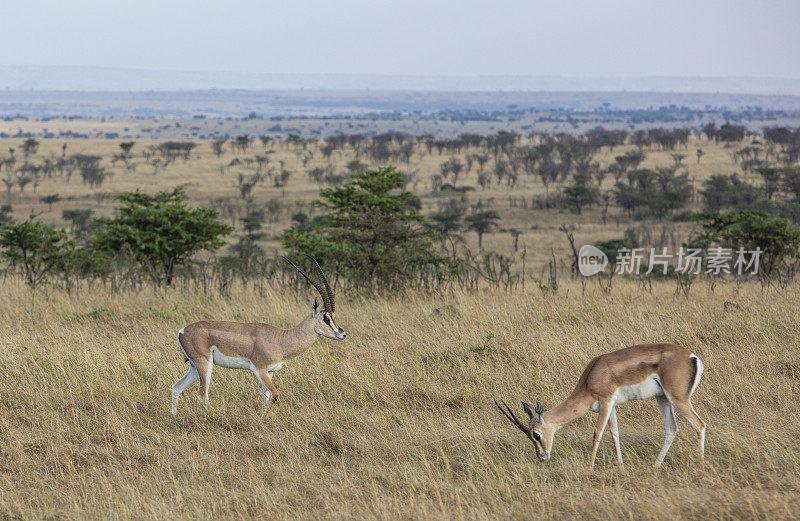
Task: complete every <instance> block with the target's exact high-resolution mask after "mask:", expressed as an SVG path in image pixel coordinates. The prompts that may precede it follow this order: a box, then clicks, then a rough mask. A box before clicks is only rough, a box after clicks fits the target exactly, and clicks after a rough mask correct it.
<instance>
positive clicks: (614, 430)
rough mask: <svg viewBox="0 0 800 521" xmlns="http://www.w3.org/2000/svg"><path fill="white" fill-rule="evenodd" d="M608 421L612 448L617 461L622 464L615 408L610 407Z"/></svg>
mask: <svg viewBox="0 0 800 521" xmlns="http://www.w3.org/2000/svg"><path fill="white" fill-rule="evenodd" d="M608 423H609V424H610V425H611V439H612V440H613V441H614V449H615V450H616V451H617V461H618V462H619V464H620V465H622V464H623V463H622V449H621V448H620V446H619V425H617V408H616V407H612V408H611V414H610V415H609V416H608Z"/></svg>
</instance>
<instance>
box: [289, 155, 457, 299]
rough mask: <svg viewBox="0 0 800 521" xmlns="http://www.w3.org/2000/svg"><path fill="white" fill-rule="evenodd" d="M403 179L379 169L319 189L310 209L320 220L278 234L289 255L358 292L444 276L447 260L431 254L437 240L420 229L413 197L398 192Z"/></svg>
mask: <svg viewBox="0 0 800 521" xmlns="http://www.w3.org/2000/svg"><path fill="white" fill-rule="evenodd" d="M405 184H406V178H405V175H404V174H403V173H401V172H399V171H398V170H397V169H395V167H392V166H388V167H381V168H378V169H375V170H367V171H365V172H360V173H356V174H353V175H351V176H349V177H348V178H347V179H346V180H345V181H344V182H343V183H342V184H341V185H339V186H334V187H330V188H324V189H322V190H321V191H320V199H319V200H318V201H315V202H314V203H313V205H314V206H315V207H317V208H321V209H322V211H323V213H324V214H323V215H322V216H321V217H320V218H319V219H317V220H315V221H314V222H313V223H305V224H304V225H303V226H295V227H292V228H289V229H288V230H286V231H284V232H283V234H282V235H281V242H282V244H283V246H284V248H286V249H287V250H288V251H289V252H290V254H292V255H293V256H299V254H300V253H307V254H310V255H312V256H313V257H315V258H316V259H317V260H319V261H320V262H321V263H322V264H324V265H327V266H331V267H332V271H333V272H335V273H337V276H338V277H341V278H344V279H346V280H347V281H348V282H349V283H350V284H352V285H353V286H356V287H360V288H364V289H401V288H404V287H407V286H408V285H409V284H411V283H412V282H414V281H418V280H420V278H421V277H424V276H426V275H430V276H437V277H444V276H446V275H447V274H448V273H449V271H448V268H450V267H451V263H450V260H449V259H448V258H447V257H444V256H442V255H440V254H438V253H437V251H436V250H437V249H436V247H435V246H436V243H437V242H438V241H440V240H441V239H442V237H441V235H439V234H438V233H436V232H435V231H434V230H432V229H431V228H429V227H427V226H425V224H426V219H425V217H424V216H423V215H422V214H420V213H419V209H420V206H421V205H420V202H419V198H418V197H417V196H415V195H414V194H412V193H411V192H407V191H404V190H402V188H403V186H405Z"/></svg>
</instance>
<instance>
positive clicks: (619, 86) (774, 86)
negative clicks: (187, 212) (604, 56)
mask: <svg viewBox="0 0 800 521" xmlns="http://www.w3.org/2000/svg"><path fill="white" fill-rule="evenodd" d="M0 89H2V90H10V91H54V90H61V91H85V92H97V91H101V92H102V91H116V92H119V91H187V90H212V89H218V90H387V91H420V92H426V91H429V92H437V91H438V92H443V91H452V92H465V91H475V92H481V91H483V92H488V91H505V92H513V91H520V92H526V91H527V92H656V93H657V92H664V93H678V92H686V93H731V94H791V95H795V94H800V79H794V78H788V77H709V76H706V77H702V76H694V77H680V76H594V77H592V76H583V77H577V76H573V77H570V76H533V75H461V76H458V75H401V74H345V73H342V74H325V73H306V74H291V73H241V72H231V71H223V72H213V71H190V70H175V69H173V70H159V69H134V68H120V67H88V66H87V67H84V66H31V65H3V64H0Z"/></svg>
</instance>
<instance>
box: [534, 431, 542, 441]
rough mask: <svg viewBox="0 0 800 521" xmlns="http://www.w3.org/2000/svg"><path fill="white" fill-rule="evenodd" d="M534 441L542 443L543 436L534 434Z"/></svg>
mask: <svg viewBox="0 0 800 521" xmlns="http://www.w3.org/2000/svg"><path fill="white" fill-rule="evenodd" d="M533 439H534V440H536V441H541V439H542V436H541V435H540V434H539V433H538V432H534V433H533Z"/></svg>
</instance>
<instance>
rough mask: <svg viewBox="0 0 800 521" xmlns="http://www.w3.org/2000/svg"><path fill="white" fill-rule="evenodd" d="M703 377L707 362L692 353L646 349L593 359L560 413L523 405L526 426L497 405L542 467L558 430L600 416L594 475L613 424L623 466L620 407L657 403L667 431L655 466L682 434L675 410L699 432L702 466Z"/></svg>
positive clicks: (670, 348) (665, 347)
mask: <svg viewBox="0 0 800 521" xmlns="http://www.w3.org/2000/svg"><path fill="white" fill-rule="evenodd" d="M702 375H703V362H701V361H700V359H699V358H698V357H697V356H696V355H695V354H694V353H692V352H691V351H689V350H688V349H684V348H683V347H678V346H676V345H673V344H642V345H637V346H632V347H628V348H625V349H620V350H619V351H614V352H613V353H607V354H604V355H600V356H598V357H596V358H594V359H592V361H591V362H589V365H587V366H586V369H584V370H583V374H582V375H581V377H580V378H579V379H578V384H577V385H576V386H575V389H574V390H573V391H572V394H570V395H569V396H568V397H567V399H566V400H564V401H563V402H561V404H560V405H558V406H557V407H556V408H555V409H552V410H549V411H545V410H543V408H542V405H541V404H540V403H539V402H538V401H537V402H536V406H535V407H533V408H531V406H530V405H528V404H527V403H525V402H522V407H523V409H524V411H525V413H526V414H527V415H528V420H529V421H528V424H527V425H525V424H524V423H522V422H521V421H519V420H518V419H517V417H516V416H514V413H513V412H511V409H510V408H509V407H508V405H507V404H506V403H505V402H503V405H504V406H505V410H503V408H502V407H501V406H500V404H499V403H497V400H495V405H497V407H498V408H499V409H500V412H502V413H503V414H504V415H505V417H506V418H508V419H509V420H510V421H511V423H513V424H514V425H516V426H517V427H518V428H519V429H520V430H521V431H522V432H523V433H525V435H526V436H527V437H528V438H530V440H531V441H532V442H533V444H534V446H535V447H536V455H537V456H538V457H539V460H540V461H547V460H549V459H550V451H551V450H552V448H553V435H554V434H555V433H556V431H557V430H558V429H560V428H561V427H563V426H564V425H566V424H567V423H569V422H571V421H573V420H575V419H576V418H578V417H579V416H582V415H583V414H585V413H586V412H588V411H593V412H597V413H599V417H598V419H597V424H596V425H595V428H594V443H593V444H592V455H591V457H590V458H589V468H590V469H591V468H592V467H593V466H594V460H595V457H596V456H597V447H598V445H599V444H600V439H601V438H602V437H603V431H604V430H605V428H606V424H607V423H608V422H609V421H610V422H611V438H612V439H613V441H614V448H615V449H616V451H617V460H618V461H619V463H620V465H621V464H622V451H621V450H620V447H619V430H618V429H617V413H616V411H615V407H616V406H617V405H618V404H620V403H624V402H627V401H631V400H647V399H649V398H655V399H656V403H657V404H658V410H659V411H660V412H661V418H662V419H663V420H664V429H665V430H666V435H665V437H664V445H663V446H662V447H661V452H660V453H659V454H658V458H656V462H655V466H656V467H658V466H660V465H661V462H662V461H664V456H666V455H667V451H668V450H669V447H670V445H672V440H673V439H675V434H676V433H677V432H678V424H677V422H676V421H675V411H674V409H673V407H674V408H675V409H678V411H679V412H680V413H681V414H682V415H683V417H684V418H686V420H687V421H688V422H689V423H690V424H691V425H692V427H694V430H695V431H697V442H698V447H699V449H700V460H701V461H702V460H703V452H704V448H705V436H706V424H705V422H703V420H701V419H700V417H699V416H698V415H697V413H696V412H695V411H694V408H693V407H692V403H691V398H692V394H693V393H694V391H695V389H697V384H698V383H700V377H701V376H702Z"/></svg>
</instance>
